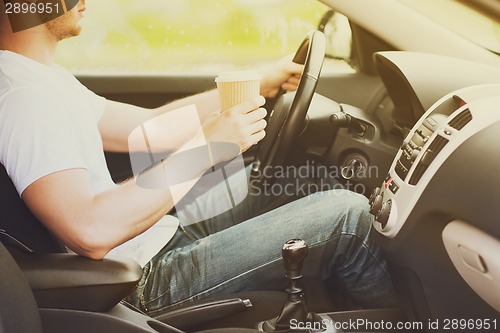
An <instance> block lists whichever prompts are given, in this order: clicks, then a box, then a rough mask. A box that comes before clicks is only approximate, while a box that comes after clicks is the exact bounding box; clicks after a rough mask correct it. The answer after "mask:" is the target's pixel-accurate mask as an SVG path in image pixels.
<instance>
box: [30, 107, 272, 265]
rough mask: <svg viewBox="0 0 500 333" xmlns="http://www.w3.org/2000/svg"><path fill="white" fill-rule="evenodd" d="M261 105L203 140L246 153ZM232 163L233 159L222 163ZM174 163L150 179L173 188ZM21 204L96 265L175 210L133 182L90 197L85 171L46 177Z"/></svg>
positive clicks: (166, 196)
mask: <svg viewBox="0 0 500 333" xmlns="http://www.w3.org/2000/svg"><path fill="white" fill-rule="evenodd" d="M263 103H264V99H263V98H259V99H256V100H254V101H248V102H245V103H243V104H240V105H237V106H235V107H233V108H232V109H230V110H228V111H227V112H224V114H219V115H218V116H217V117H214V118H211V119H208V120H207V121H206V122H205V124H204V128H203V130H204V134H205V138H207V139H208V140H209V141H210V142H228V143H233V144H234V145H236V146H237V147H239V149H240V150H242V151H243V150H245V149H247V148H248V147H250V146H251V145H253V144H255V143H256V142H258V141H260V140H261V139H262V138H263V137H264V135H265V132H264V127H265V121H264V120H263V119H262V118H263V117H264V116H265V114H266V112H265V110H263V109H257V108H258V107H259V106H261V105H262V104H263ZM203 142H204V140H201V142H200V140H192V141H190V142H189V143H188V144H187V145H184V146H183V147H182V149H183V150H189V149H190V148H192V147H198V146H199V145H200V144H203ZM236 153H237V152H236ZM231 157H234V156H225V157H223V158H224V159H228V158H231ZM175 158H176V155H175V154H174V155H173V156H171V157H170V158H168V159H166V160H165V161H163V162H162V163H160V164H159V165H157V166H156V167H154V168H153V169H152V170H150V171H148V173H151V172H155V171H160V172H159V173H160V174H164V175H166V177H167V178H168V179H172V177H173V178H174V183H175V177H176V170H179V166H178V165H176V164H175ZM212 162H213V163H218V162H222V160H220V161H219V160H214V161H212ZM211 166H212V163H210V162H206V165H196V166H193V165H191V166H190V168H191V175H190V177H189V179H193V180H195V179H196V178H197V177H200V176H201V175H202V174H203V173H204V172H205V171H206V170H207V169H208V168H210V167H211ZM181 167H182V166H181ZM193 168H195V169H193ZM183 176H185V175H183ZM189 186H190V185H188V186H186V187H185V188H184V189H182V191H183V192H184V194H185V193H187V191H189V189H190V187H189ZM178 190H179V189H178V188H177V189H176V191H178ZM177 195H179V193H177ZM22 198H23V200H24V201H25V202H26V204H27V205H28V207H29V208H30V209H31V211H32V212H33V213H34V214H35V215H36V216H37V217H38V218H39V219H40V221H41V222H42V223H43V224H44V225H45V226H46V227H47V228H48V229H49V230H51V231H52V232H53V233H54V234H55V235H56V236H57V237H58V238H60V239H61V240H62V242H63V243H64V244H66V245H67V246H68V247H69V248H71V249H72V250H73V251H75V252H76V253H78V254H80V255H83V256H87V257H90V258H94V259H101V258H103V257H104V256H105V255H106V254H107V253H108V252H109V251H110V250H111V249H113V248H114V247H116V246H118V245H120V244H122V243H124V242H126V241H127V240H129V239H131V238H133V237H135V236H137V235H139V234H140V233H142V232H144V231H145V230H147V229H148V228H150V227H151V226H152V225H153V224H155V223H156V222H157V221H158V220H159V219H160V218H161V217H162V216H163V215H165V214H166V213H167V212H168V211H170V210H171V209H172V208H173V206H174V202H173V199H172V196H171V193H170V191H169V189H168V186H165V187H164V188H162V189H157V190H153V189H145V188H143V187H141V186H139V185H138V184H137V183H136V181H135V179H130V180H129V181H126V182H124V183H122V184H120V185H117V186H116V187H114V188H112V189H110V190H108V191H105V192H102V193H99V194H94V193H93V192H92V186H91V180H90V175H89V172H88V171H87V170H85V169H68V170H63V171H59V172H55V173H52V174H49V175H47V176H45V177H43V178H41V179H39V180H37V181H35V182H34V183H32V184H31V185H30V186H28V187H27V188H26V190H25V191H24V192H23V193H22Z"/></svg>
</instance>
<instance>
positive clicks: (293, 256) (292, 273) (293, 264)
mask: <svg viewBox="0 0 500 333" xmlns="http://www.w3.org/2000/svg"><path fill="white" fill-rule="evenodd" d="M308 252H309V250H308V247H307V245H306V242H304V241H303V240H302V239H291V240H289V241H287V242H286V243H285V245H284V246H283V249H282V250H281V254H282V256H283V265H284V266H285V271H286V276H287V277H288V278H289V279H297V278H300V277H302V265H303V264H304V259H305V258H306V256H307V253H308Z"/></svg>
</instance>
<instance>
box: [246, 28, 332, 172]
mask: <svg viewBox="0 0 500 333" xmlns="http://www.w3.org/2000/svg"><path fill="white" fill-rule="evenodd" d="M325 50H326V37H325V35H324V34H323V33H322V32H320V31H317V30H314V31H311V32H310V33H309V34H308V35H307V36H306V37H305V39H304V41H302V43H301V45H300V47H299V49H298V50H297V53H296V54H295V56H294V58H293V62H295V63H298V64H303V65H304V69H303V71H302V76H301V79H300V83H299V85H298V87H297V91H295V92H290V93H286V94H283V93H282V94H281V95H280V96H277V97H276V102H275V104H274V107H273V109H272V111H270V117H269V121H268V125H267V127H266V137H265V138H264V139H263V140H262V142H261V143H260V145H259V148H258V150H257V153H256V156H255V161H254V164H253V168H252V171H253V175H254V179H257V180H258V181H262V177H263V176H264V174H265V173H266V172H265V170H266V169H267V168H272V167H275V166H278V165H281V164H282V163H283V161H284V160H285V158H286V156H287V154H288V152H289V150H290V147H291V145H292V144H293V143H294V141H295V140H296V139H297V137H298V136H299V134H300V133H301V132H302V130H303V128H304V122H305V118H306V115H307V111H308V109H309V105H310V104H311V100H312V98H313V95H314V91H315V90H316V85H317V82H318V78H319V74H320V72H321V68H322V66H323V60H324V58H325ZM272 174H274V172H273V173H272Z"/></svg>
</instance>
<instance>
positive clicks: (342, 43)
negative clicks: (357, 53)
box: [318, 10, 352, 63]
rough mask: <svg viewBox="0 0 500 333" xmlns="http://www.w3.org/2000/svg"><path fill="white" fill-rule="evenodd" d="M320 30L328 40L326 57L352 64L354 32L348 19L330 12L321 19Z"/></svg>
mask: <svg viewBox="0 0 500 333" xmlns="http://www.w3.org/2000/svg"><path fill="white" fill-rule="evenodd" d="M318 30H319V31H321V32H323V33H324V34H325V36H326V39H327V44H326V57H327V58H331V59H336V60H344V61H346V62H347V63H350V62H351V57H352V31H351V26H350V24H349V20H348V19H347V17H346V16H344V15H342V14H340V13H337V12H334V11H333V10H329V11H327V12H326V13H325V14H324V15H323V17H322V18H321V21H320V23H319V25H318Z"/></svg>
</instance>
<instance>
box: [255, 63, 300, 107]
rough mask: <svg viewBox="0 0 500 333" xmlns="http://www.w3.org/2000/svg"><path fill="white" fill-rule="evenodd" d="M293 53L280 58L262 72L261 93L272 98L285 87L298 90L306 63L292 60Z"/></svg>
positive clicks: (287, 89) (285, 88) (286, 89)
mask: <svg viewBox="0 0 500 333" xmlns="http://www.w3.org/2000/svg"><path fill="white" fill-rule="evenodd" d="M292 59H293V55H289V56H286V57H284V58H282V59H280V60H279V61H278V62H277V63H276V64H274V65H273V66H272V67H271V68H269V69H268V70H267V71H265V72H264V73H262V81H261V84H260V93H261V94H262V96H264V97H266V98H272V97H274V96H276V94H277V93H278V92H279V91H280V89H283V90H285V91H287V92H288V91H294V90H297V86H298V85H299V82H300V76H301V74H302V70H303V68H304V65H299V64H296V63H294V62H293V61H292Z"/></svg>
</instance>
